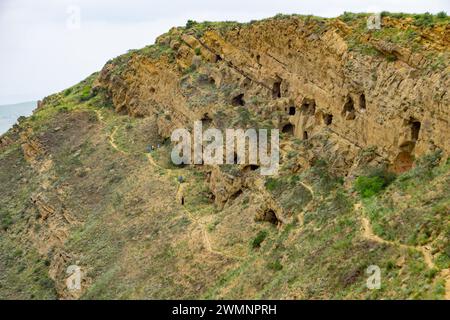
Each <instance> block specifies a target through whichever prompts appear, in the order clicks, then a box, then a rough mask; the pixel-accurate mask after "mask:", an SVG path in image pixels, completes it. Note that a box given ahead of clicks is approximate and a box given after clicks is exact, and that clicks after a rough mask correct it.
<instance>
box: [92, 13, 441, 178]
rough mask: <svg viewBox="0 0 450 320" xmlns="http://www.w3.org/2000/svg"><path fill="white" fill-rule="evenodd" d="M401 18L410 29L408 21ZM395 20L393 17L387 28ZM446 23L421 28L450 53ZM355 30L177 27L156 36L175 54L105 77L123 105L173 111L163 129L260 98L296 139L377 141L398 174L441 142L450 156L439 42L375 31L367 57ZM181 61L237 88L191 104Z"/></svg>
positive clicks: (300, 23) (309, 25)
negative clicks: (410, 41)
mask: <svg viewBox="0 0 450 320" xmlns="http://www.w3.org/2000/svg"><path fill="white" fill-rule="evenodd" d="M397 24H400V27H402V28H405V24H407V22H401V23H397ZM393 25H396V23H395V22H393V21H392V20H391V19H389V18H388V19H385V21H384V25H383V27H389V26H390V27H392V26H393ZM409 27H410V26H409ZM448 29H449V27H448V25H447V26H446V27H435V28H434V29H431V30H427V31H426V33H425V32H424V33H423V34H421V35H420V36H421V37H422V38H423V39H426V40H424V42H425V44H424V46H426V45H427V44H428V46H432V45H430V44H429V43H430V38H432V39H434V40H435V41H433V42H431V43H434V45H433V46H435V47H439V48H441V50H442V48H444V49H443V50H444V53H445V52H447V51H446V50H448V46H449V39H448V31H449V30H448ZM352 33H355V31H354V30H353V29H352V28H351V27H349V26H347V25H346V24H345V23H343V22H341V21H334V20H331V21H321V20H319V21H315V20H306V21H305V19H299V18H295V17H294V18H287V19H279V20H277V19H274V20H267V21H261V22H257V23H254V24H250V25H245V26H236V27H233V28H229V29H227V30H226V31H222V32H220V31H219V30H215V29H214V28H210V29H206V30H205V31H204V32H203V33H202V34H198V33H197V34H196V33H195V32H194V31H192V32H190V31H189V30H181V29H173V30H171V32H169V33H168V34H166V35H164V36H161V37H160V38H159V39H158V41H157V43H158V44H159V45H161V46H164V47H167V48H169V50H171V52H172V53H171V54H172V56H171V57H172V59H158V60H154V59H153V60H152V59H151V58H146V57H142V56H140V55H138V54H132V55H131V57H130V59H129V61H128V63H127V67H126V70H125V71H124V73H123V74H122V75H116V76H111V73H112V72H113V70H114V68H115V67H114V64H107V65H106V66H105V68H104V70H103V71H102V74H101V76H100V78H99V80H100V85H101V86H103V87H105V88H107V89H108V90H109V92H110V94H111V95H112V97H113V101H114V104H115V106H116V109H117V110H118V111H120V110H124V109H126V110H127V112H128V113H129V114H131V115H137V116H139V115H146V114H147V115H148V114H151V113H155V112H160V113H163V112H166V113H170V115H171V117H172V120H171V121H170V122H167V121H165V120H164V119H163V117H162V116H161V115H160V121H159V123H160V129H161V132H162V133H163V135H164V136H166V137H168V136H169V133H170V128H174V127H176V126H183V127H190V126H191V125H192V121H193V120H194V119H197V120H199V119H201V118H202V116H203V114H204V113H205V112H207V111H210V110H214V109H215V108H218V105H219V104H223V103H228V104H232V103H233V99H238V100H239V99H240V100H241V104H242V103H243V102H244V103H245V102H249V101H251V100H252V99H256V98H262V99H264V100H265V101H266V103H265V105H264V106H254V105H251V104H250V103H247V104H246V107H247V108H249V109H250V110H253V111H255V112H256V113H260V114H262V115H263V117H264V118H266V119H270V120H272V122H273V123H274V124H275V125H276V126H278V127H279V128H280V129H281V130H283V129H284V130H285V131H291V130H292V133H293V135H294V136H295V137H298V138H300V139H307V138H308V137H312V136H314V135H315V134H317V133H319V132H322V131H323V130H327V131H329V132H331V133H333V134H334V135H336V136H337V137H339V138H340V139H342V140H345V141H347V142H349V143H351V144H353V145H354V146H355V147H357V148H359V149H361V148H367V147H372V146H375V147H376V148H377V152H378V153H379V154H380V155H382V156H383V157H384V158H386V159H388V160H389V162H390V163H391V166H392V169H393V170H394V171H397V172H402V171H404V170H407V169H409V168H410V167H411V166H412V162H413V159H414V158H415V157H420V156H422V155H423V154H425V153H427V152H429V151H430V150H434V149H436V148H440V149H442V150H443V151H444V152H445V154H446V155H448V154H449V152H450V144H449V143H450V142H449V141H450V139H449V136H450V125H449V119H450V114H449V112H450V111H449V102H450V98H449V96H448V91H447V88H448V87H449V85H450V77H449V72H448V71H449V67H448V65H447V64H444V67H441V68H432V67H431V66H432V65H433V63H435V61H434V60H433V58H432V57H433V56H432V55H431V54H430V52H431V53H433V52H434V51H432V50H433V49H430V50H431V51H429V52H428V51H426V52H424V51H419V52H411V49H410V48H407V47H404V46H403V47H402V46H401V45H398V44H393V43H390V42H387V41H384V40H379V39H376V37H374V36H372V34H371V32H369V31H366V32H365V34H364V35H363V37H362V40H361V41H363V42H364V43H366V44H367V43H368V44H370V45H371V46H373V48H374V49H375V50H377V52H378V54H376V55H364V54H362V53H360V52H357V51H354V50H351V48H349V44H348V41H347V38H348V37H349V35H351V34H352ZM430 34H431V35H430ZM426 54H428V56H425V55H426ZM386 57H388V58H386ZM444 57H445V56H444ZM446 59H447V60H445V61H447V62H448V58H446ZM169 60H170V61H169ZM392 60H395V61H392ZM185 68H195V69H197V70H198V72H199V73H201V74H202V75H203V76H204V77H205V79H206V80H207V81H211V83H213V85H215V86H216V87H218V88H219V87H223V86H225V85H230V86H234V90H232V91H231V92H230V93H229V95H230V96H229V97H224V99H223V100H218V101H212V103H209V104H208V105H205V106H200V105H194V106H193V107H190V108H188V107H187V106H189V105H191V106H192V101H190V95H189V94H188V92H187V90H186V88H185V87H183V77H182V74H181V72H182V71H183V70H184V69H185ZM180 71H181V72H180ZM180 78H181V79H182V80H181V82H180V81H179V79H180ZM197 94H199V95H202V94H204V93H203V92H202V91H199V92H197ZM227 100H228V101H227ZM242 101H243V102H242ZM237 103H238V104H239V102H237ZM156 110H159V111H156ZM288 124H291V125H292V127H289V126H288Z"/></svg>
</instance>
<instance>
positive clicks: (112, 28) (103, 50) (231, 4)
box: [0, 0, 450, 104]
mask: <svg viewBox="0 0 450 320" xmlns="http://www.w3.org/2000/svg"><path fill="white" fill-rule="evenodd" d="M382 10H387V11H392V12H400V11H402V12H426V11H429V12H433V13H436V12H439V11H446V12H449V13H450V1H449V0H435V1H433V0H426V1H425V0H408V1H405V0H376V1H370V0H365V1H361V0H353V1H350V0H349V1H345V0H329V1H325V0H313V1H307V0H276V1H274V0H251V1H244V0H216V1H212V0H193V1H189V0H165V1H152V0H142V1H140V0H126V1H125V0H122V1H119V0H95V1H94V0H0V104H7V103H15V102H22V101H29V100H35V99H40V98H42V97H44V96H46V95H48V94H51V93H53V92H57V91H60V90H62V89H64V88H67V87H69V86H71V85H73V84H75V83H77V82H79V81H80V80H82V79H84V78H85V77H86V76H88V75H89V74H91V73H92V72H95V71H98V70H100V69H101V67H102V66H103V65H104V64H105V62H106V61H107V60H109V59H110V58H113V57H115V56H117V55H119V54H122V53H125V52H126V51H127V50H128V49H136V48H141V47H143V46H145V45H148V44H151V43H153V42H154V40H155V38H156V36H158V35H159V34H161V33H164V32H166V31H168V30H169V28H170V27H172V26H180V25H184V24H185V23H186V21H187V20H188V19H193V20H197V21H204V20H210V21H218V20H237V21H241V22H245V21H249V20H252V19H260V18H265V17H270V16H273V15H275V14H277V13H286V14H289V13H299V14H314V15H319V16H325V17H332V16H337V15H339V14H341V13H342V12H343V11H352V12H377V11H382ZM78 12H79V13H80V15H79V17H80V19H78ZM78 22H79V24H78Z"/></svg>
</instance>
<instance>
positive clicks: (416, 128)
mask: <svg viewBox="0 0 450 320" xmlns="http://www.w3.org/2000/svg"><path fill="white" fill-rule="evenodd" d="M420 126H421V124H420V121H417V120H412V121H411V137H412V140H413V141H417V140H419V133H420Z"/></svg>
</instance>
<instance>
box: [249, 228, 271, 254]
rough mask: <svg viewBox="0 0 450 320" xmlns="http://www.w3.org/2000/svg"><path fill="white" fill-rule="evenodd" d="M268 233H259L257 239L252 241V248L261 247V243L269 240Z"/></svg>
mask: <svg viewBox="0 0 450 320" xmlns="http://www.w3.org/2000/svg"><path fill="white" fill-rule="evenodd" d="M267 234H268V233H267V231H266V230H261V231H259V232H258V234H257V235H256V237H255V238H254V239H253V240H252V242H251V246H252V248H253V249H256V248H259V247H261V243H262V242H263V241H264V240H265V239H266V238H267Z"/></svg>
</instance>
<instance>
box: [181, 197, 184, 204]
mask: <svg viewBox="0 0 450 320" xmlns="http://www.w3.org/2000/svg"><path fill="white" fill-rule="evenodd" d="M181 205H182V206H184V197H181Z"/></svg>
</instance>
